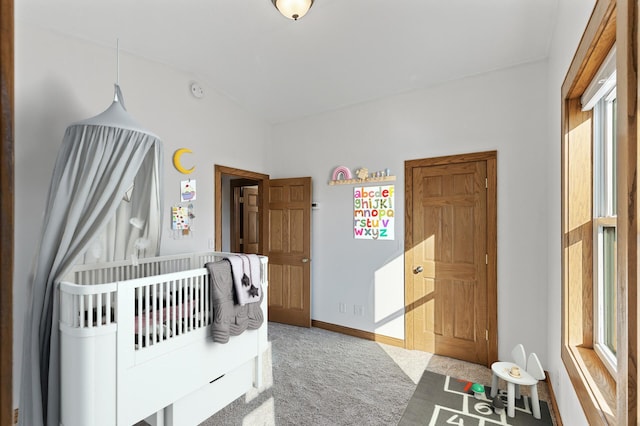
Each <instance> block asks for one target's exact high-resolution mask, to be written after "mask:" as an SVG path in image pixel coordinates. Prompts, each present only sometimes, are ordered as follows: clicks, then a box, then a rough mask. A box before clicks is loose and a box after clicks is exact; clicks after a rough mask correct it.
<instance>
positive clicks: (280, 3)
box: [271, 0, 313, 21]
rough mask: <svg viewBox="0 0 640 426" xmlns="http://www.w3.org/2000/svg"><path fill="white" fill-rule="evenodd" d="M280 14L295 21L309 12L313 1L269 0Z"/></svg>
mask: <svg viewBox="0 0 640 426" xmlns="http://www.w3.org/2000/svg"><path fill="white" fill-rule="evenodd" d="M271 2H272V3H273V5H274V6H275V7H276V9H278V11H279V12H280V13H282V14H283V15H284V16H286V17H287V18H289V19H293V20H294V21H297V20H298V19H300V18H302V17H303V16H304V15H306V13H307V12H308V11H309V9H310V8H311V6H312V5H313V0H271Z"/></svg>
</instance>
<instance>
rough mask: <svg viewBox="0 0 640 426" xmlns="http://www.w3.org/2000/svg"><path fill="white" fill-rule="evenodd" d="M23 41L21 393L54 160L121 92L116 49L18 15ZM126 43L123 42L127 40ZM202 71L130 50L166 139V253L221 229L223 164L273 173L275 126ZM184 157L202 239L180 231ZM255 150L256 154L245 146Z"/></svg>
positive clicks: (19, 96)
mask: <svg viewBox="0 0 640 426" xmlns="http://www.w3.org/2000/svg"><path fill="white" fill-rule="evenodd" d="M15 30H16V36H15V38H16V46H15V64H16V68H15V95H16V96H15V98H16V102H15V111H16V114H15V116H16V122H15V129H16V131H15V133H16V143H15V161H16V163H15V181H16V184H15V209H16V211H15V271H14V275H15V277H14V312H15V321H14V338H15V340H14V360H15V363H14V377H15V378H16V379H15V381H14V402H15V404H16V405H17V398H18V395H19V392H18V389H19V385H20V380H19V379H20V374H19V371H20V360H21V353H22V330H23V325H24V318H23V316H24V312H25V309H26V297H27V295H26V294H27V288H28V287H27V286H28V285H29V275H30V274H29V270H30V266H31V264H32V261H33V255H34V252H35V251H36V243H37V240H38V238H39V233H40V229H41V226H42V217H43V213H42V212H43V209H44V204H45V199H46V195H47V192H48V187H49V181H50V179H51V173H52V170H53V165H54V160H55V157H56V155H57V152H58V148H59V147H60V144H61V142H62V137H63V135H64V131H65V128H66V127H67V125H69V124H70V123H72V122H75V121H78V120H81V119H85V118H88V117H91V116H94V115H96V114H98V113H100V112H102V111H104V110H105V109H106V108H107V107H108V106H109V105H110V104H111V101H112V99H113V83H114V82H115V79H116V54H115V49H109V48H103V47H101V46H96V45H93V44H88V43H85V42H82V41H79V40H76V39H71V38H67V37H62V36H60V35H58V34H54V33H51V32H48V31H42V30H39V29H36V28H34V27H32V26H30V25H29V24H26V23H23V22H20V21H17V22H16V27H15ZM121 46H122V44H121ZM192 80H197V78H196V77H194V76H192V75H190V74H186V73H184V72H181V71H179V70H175V69H172V68H169V67H166V66H163V65H161V64H158V63H154V62H150V61H146V60H143V59H140V58H135V57H132V56H130V55H127V54H126V53H123V52H121V54H120V85H121V88H122V90H123V93H124V99H125V104H126V107H127V109H128V111H129V112H130V113H131V115H132V116H133V117H134V118H135V119H136V120H137V121H138V122H139V123H140V124H141V125H142V126H143V127H145V128H147V129H149V130H150V131H152V132H154V133H155V134H157V135H158V136H159V137H160V138H161V139H162V140H163V144H164V164H163V167H164V170H165V175H164V179H165V181H164V185H165V227H164V229H163V232H164V234H165V238H163V241H162V252H163V253H167V254H168V253H179V252H185V251H190V250H206V249H207V248H208V243H209V239H213V238H214V217H213V200H214V199H213V165H214V163H216V164H222V165H225V166H229V167H237V168H241V169H247V170H253V171H256V172H265V171H266V169H267V166H266V152H267V150H268V146H269V137H270V130H271V126H270V125H268V124H266V123H265V122H263V121H261V120H258V119H257V118H255V117H252V116H250V115H249V114H247V113H246V112H245V111H243V110H242V109H241V108H239V107H238V106H237V105H236V104H234V103H232V102H231V101H229V100H228V99H226V98H224V97H222V96H220V95H218V94H217V93H215V92H214V91H213V89H210V88H209V87H207V84H206V82H204V81H199V82H200V84H201V85H202V86H203V87H204V90H205V97H204V98H203V99H196V98H194V97H193V96H192V95H191V92H190V90H189V84H190V82H191V81H192ZM181 147H187V148H190V149H192V150H193V154H191V155H190V154H187V155H185V156H183V163H184V165H185V166H187V167H191V165H195V167H196V169H195V171H194V172H193V173H192V174H191V175H189V177H190V178H191V179H196V180H197V190H198V193H197V201H195V203H194V204H195V206H196V221H195V223H194V230H195V232H194V235H193V237H192V238H185V239H181V240H175V239H172V238H170V237H169V238H168V236H169V235H170V233H169V229H170V222H169V207H170V205H171V204H173V203H176V202H178V201H179V200H180V198H179V193H180V180H181V179H185V175H181V174H180V173H179V172H177V171H176V170H175V169H174V168H173V166H172V162H171V159H172V155H173V152H174V151H175V150H176V149H178V148H181ZM245 152H252V153H254V154H253V155H251V156H245V155H243V153H245Z"/></svg>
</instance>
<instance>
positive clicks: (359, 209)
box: [353, 185, 395, 240]
mask: <svg viewBox="0 0 640 426" xmlns="http://www.w3.org/2000/svg"><path fill="white" fill-rule="evenodd" d="M393 193H394V186H393V185H387V186H366V187H356V188H354V189H353V236H354V237H355V238H356V239H363V240H393V239H394V234H393V229H394V219H395V218H394V216H395V210H394V205H393Z"/></svg>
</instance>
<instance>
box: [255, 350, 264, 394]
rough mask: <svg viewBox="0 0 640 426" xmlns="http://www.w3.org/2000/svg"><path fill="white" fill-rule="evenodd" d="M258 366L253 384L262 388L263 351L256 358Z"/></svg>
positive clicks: (257, 387)
mask: <svg viewBox="0 0 640 426" xmlns="http://www.w3.org/2000/svg"><path fill="white" fill-rule="evenodd" d="M254 360H255V363H256V366H255V369H254V372H255V373H254V374H255V376H254V378H253V386H254V387H255V388H256V389H260V388H261V387H262V353H258V356H256V357H255V358H254Z"/></svg>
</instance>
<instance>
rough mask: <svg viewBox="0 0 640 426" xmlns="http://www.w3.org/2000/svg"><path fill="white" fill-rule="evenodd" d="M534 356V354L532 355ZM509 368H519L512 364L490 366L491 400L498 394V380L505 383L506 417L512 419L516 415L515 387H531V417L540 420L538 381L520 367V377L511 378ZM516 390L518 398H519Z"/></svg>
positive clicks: (504, 363) (495, 363)
mask: <svg viewBox="0 0 640 426" xmlns="http://www.w3.org/2000/svg"><path fill="white" fill-rule="evenodd" d="M532 355H535V354H532ZM536 359H537V357H536ZM511 367H520V366H519V365H518V364H515V363H513V362H502V361H500V362H494V363H493V364H491V370H492V371H493V377H492V379H491V397H492V398H493V397H494V396H496V395H497V394H498V378H500V379H502V380H504V381H505V382H507V415H508V416H509V417H514V416H515V415H516V410H515V394H516V386H520V385H523V386H531V410H532V411H533V417H535V418H536V419H540V402H539V401H538V379H536V378H535V377H533V376H532V375H531V374H529V373H527V372H526V371H525V370H524V369H522V368H521V367H520V377H513V376H512V375H511V374H509V371H511ZM519 394H520V392H519V389H518V397H519Z"/></svg>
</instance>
